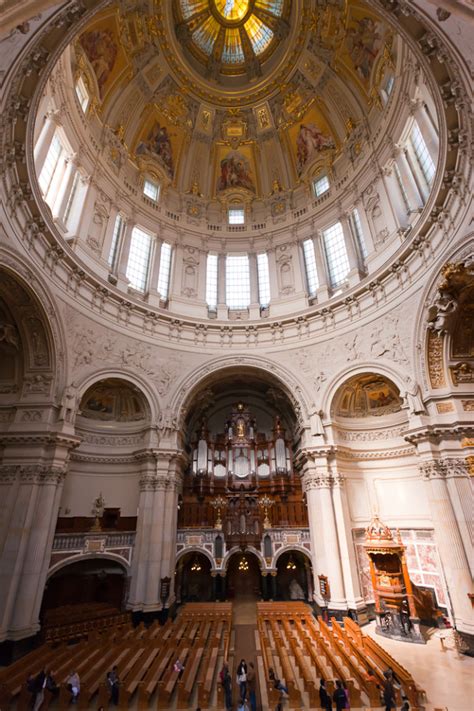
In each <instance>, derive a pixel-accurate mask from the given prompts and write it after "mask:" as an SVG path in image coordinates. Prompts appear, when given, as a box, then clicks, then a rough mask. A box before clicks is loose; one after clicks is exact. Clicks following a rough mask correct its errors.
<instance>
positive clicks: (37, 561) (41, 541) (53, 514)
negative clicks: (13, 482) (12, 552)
mask: <svg viewBox="0 0 474 711" xmlns="http://www.w3.org/2000/svg"><path fill="white" fill-rule="evenodd" d="M64 476H65V470H64V469H61V468H58V467H51V468H44V469H41V470H40V472H39V473H34V474H33V475H31V474H26V475H25V473H23V474H22V478H23V479H25V478H26V482H25V483H26V484H29V483H30V482H31V483H33V485H34V486H35V487H38V491H37V493H36V496H35V498H36V507H35V508H36V510H35V516H34V519H33V521H32V525H31V535H30V540H29V542H28V549H27V551H26V555H25V558H24V561H23V567H22V574H21V580H20V583H19V585H18V588H17V590H16V595H15V606H14V612H13V615H12V620H11V623H10V638H11V639H15V638H16V639H21V638H22V637H25V636H29V635H31V634H32V633H34V632H36V631H37V630H39V628H40V624H39V613H40V609H41V602H42V600H43V594H44V586H45V582H46V577H47V572H48V568H49V561H50V558H51V548H52V544H53V538H54V531H55V529H56V521H57V517H58V509H59V503H60V500H61V494H62V490H63V484H64Z"/></svg>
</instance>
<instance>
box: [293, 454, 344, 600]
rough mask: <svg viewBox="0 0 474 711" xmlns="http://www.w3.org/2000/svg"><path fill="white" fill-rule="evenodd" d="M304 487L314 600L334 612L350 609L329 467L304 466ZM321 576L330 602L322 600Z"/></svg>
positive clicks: (312, 463)
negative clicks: (348, 607)
mask: <svg viewBox="0 0 474 711" xmlns="http://www.w3.org/2000/svg"><path fill="white" fill-rule="evenodd" d="M303 488H304V491H305V492H306V501H307V507H308V521H309V530H310V537H311V557H312V562H313V572H314V579H315V585H314V588H315V595H314V597H315V600H316V602H317V603H318V604H319V605H320V606H321V607H326V605H327V606H328V607H329V609H330V610H334V611H338V610H341V611H345V610H347V602H346V595H345V589H344V580H343V574H342V568H341V556H340V550H339V541H338V534H337V526H336V516H335V511H334V504H333V500H332V491H331V490H332V480H331V477H330V475H329V472H328V469H327V467H326V466H324V464H323V466H317V465H316V463H314V462H308V463H307V464H306V465H305V471H304V476H303ZM319 575H326V576H327V577H328V581H329V588H330V599H329V600H325V599H323V598H322V597H321V594H320V590H319V581H318V576H319Z"/></svg>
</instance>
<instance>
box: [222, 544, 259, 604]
mask: <svg viewBox="0 0 474 711" xmlns="http://www.w3.org/2000/svg"><path fill="white" fill-rule="evenodd" d="M261 580H262V576H261V570H260V564H259V561H258V558H257V556H256V555H255V554H254V553H251V552H249V551H239V552H236V553H233V554H232V555H231V557H230V559H229V564H228V566H227V585H226V589H227V598H228V599H229V600H234V601H244V600H260V599H261V597H262V593H261V590H262V584H261Z"/></svg>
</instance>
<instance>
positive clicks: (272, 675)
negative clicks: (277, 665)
mask: <svg viewBox="0 0 474 711" xmlns="http://www.w3.org/2000/svg"><path fill="white" fill-rule="evenodd" d="M268 677H269V679H270V681H271V682H272V684H273V688H274V689H277V690H278V691H283V693H285V694H288V687H286V686H285V685H284V684H282V682H281V681H280V679H279V678H278V677H277V676H276V674H275V672H274V671H273V667H270V668H269V670H268Z"/></svg>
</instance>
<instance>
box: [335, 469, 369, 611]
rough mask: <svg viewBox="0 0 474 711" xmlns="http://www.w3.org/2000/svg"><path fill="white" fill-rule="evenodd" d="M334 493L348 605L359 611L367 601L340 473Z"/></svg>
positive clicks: (336, 479)
mask: <svg viewBox="0 0 474 711" xmlns="http://www.w3.org/2000/svg"><path fill="white" fill-rule="evenodd" d="M332 493H333V501H334V512H335V517H336V527H337V535H338V541H339V551H340V555H341V566H342V575H343V579H344V589H345V595H346V600H347V606H348V607H349V608H350V609H351V610H355V611H359V610H362V609H364V608H365V601H364V599H363V597H362V595H361V591H360V582H359V574H358V570H357V561H356V552H355V548H354V542H353V540H352V529H351V521H350V514H349V506H348V502H347V495H346V491H345V487H344V479H343V477H342V476H341V475H340V474H339V475H337V476H336V477H335V478H334V481H333V490H332Z"/></svg>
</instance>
